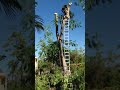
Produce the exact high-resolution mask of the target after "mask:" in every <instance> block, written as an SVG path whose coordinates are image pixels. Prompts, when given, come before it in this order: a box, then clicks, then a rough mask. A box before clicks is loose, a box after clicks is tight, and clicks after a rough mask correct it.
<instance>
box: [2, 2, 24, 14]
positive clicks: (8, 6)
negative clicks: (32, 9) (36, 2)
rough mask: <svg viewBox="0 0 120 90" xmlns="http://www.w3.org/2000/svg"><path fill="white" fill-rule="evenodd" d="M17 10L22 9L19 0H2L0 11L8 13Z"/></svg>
mask: <svg viewBox="0 0 120 90" xmlns="http://www.w3.org/2000/svg"><path fill="white" fill-rule="evenodd" d="M16 10H22V7H21V5H20V3H19V2H18V1H17V0H0V11H1V12H5V14H6V15H10V13H15V12H16Z"/></svg>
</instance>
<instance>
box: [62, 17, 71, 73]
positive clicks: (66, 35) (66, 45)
mask: <svg viewBox="0 0 120 90" xmlns="http://www.w3.org/2000/svg"><path fill="white" fill-rule="evenodd" d="M63 36H64V57H65V62H66V64H67V72H70V52H69V47H70V46H69V19H68V20H66V21H65V26H64V35H63Z"/></svg>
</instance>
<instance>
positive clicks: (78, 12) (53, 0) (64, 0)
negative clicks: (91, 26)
mask: <svg viewBox="0 0 120 90" xmlns="http://www.w3.org/2000/svg"><path fill="white" fill-rule="evenodd" d="M36 1H37V2H38V5H37V7H36V10H35V13H36V14H37V15H39V16H40V17H41V18H42V19H43V20H44V25H49V24H50V25H52V28H51V29H52V32H53V37H54V39H55V40H56V37H55V26H54V24H52V23H51V22H52V20H53V19H54V13H55V12H57V13H62V12H61V9H62V6H63V5H65V4H68V1H69V0H42V1H40V0H36ZM71 11H72V12H73V13H74V14H75V19H76V20H78V21H79V22H81V25H82V27H79V28H76V29H74V30H73V31H72V30H71V31H70V40H73V41H75V40H76V43H77V44H78V47H82V48H84V45H85V14H84V11H83V9H82V7H81V6H74V4H72V6H71ZM59 27H60V26H59ZM43 34H44V32H40V33H38V32H35V44H36V45H37V44H38V42H39V40H40V38H42V37H43ZM38 52H39V51H37V52H36V53H35V55H36V56H38Z"/></svg>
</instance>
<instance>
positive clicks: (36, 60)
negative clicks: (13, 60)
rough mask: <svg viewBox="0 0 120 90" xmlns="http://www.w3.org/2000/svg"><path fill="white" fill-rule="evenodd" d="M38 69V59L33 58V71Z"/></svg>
mask: <svg viewBox="0 0 120 90" xmlns="http://www.w3.org/2000/svg"><path fill="white" fill-rule="evenodd" d="M37 69H38V58H37V57H35V71H36V70H37Z"/></svg>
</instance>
